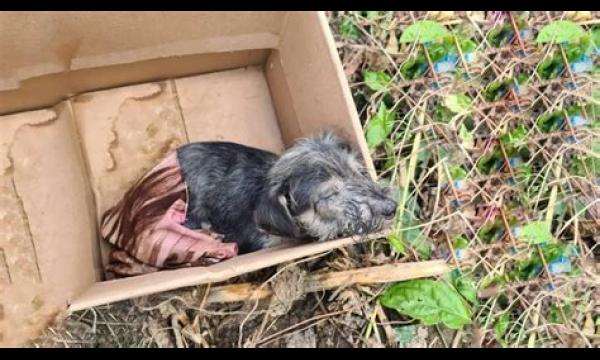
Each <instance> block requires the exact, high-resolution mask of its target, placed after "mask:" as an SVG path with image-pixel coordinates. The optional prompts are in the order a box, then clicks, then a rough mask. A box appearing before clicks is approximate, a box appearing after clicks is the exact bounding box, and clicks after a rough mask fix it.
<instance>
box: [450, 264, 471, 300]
mask: <svg viewBox="0 0 600 360" xmlns="http://www.w3.org/2000/svg"><path fill="white" fill-rule="evenodd" d="M450 281H451V282H452V286H454V288H455V289H456V291H458V293H459V294H460V295H462V297H464V298H465V299H466V300H467V301H468V302H470V303H471V304H477V287H476V286H475V281H474V280H473V278H472V277H471V276H470V275H466V274H463V273H461V271H460V270H459V269H454V270H452V271H451V272H450Z"/></svg>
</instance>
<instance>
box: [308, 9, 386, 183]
mask: <svg viewBox="0 0 600 360" xmlns="http://www.w3.org/2000/svg"><path fill="white" fill-rule="evenodd" d="M317 15H318V17H319V24H320V25H321V29H322V30H323V33H324V34H325V38H326V41H327V48H328V50H329V57H330V58H331V60H332V61H333V63H334V66H335V69H336V74H337V78H338V81H339V83H340V84H344V85H345V86H342V95H343V96H344V100H345V101H346V106H347V107H348V109H352V111H350V114H351V118H350V121H351V123H352V126H353V127H354V131H355V132H356V133H357V134H363V128H362V125H361V123H360V119H359V117H358V112H357V111H356V104H354V100H353V99H352V93H351V92H350V87H349V86H347V85H346V84H348V79H347V78H346V74H345V73H344V67H343V65H342V61H341V59H340V56H339V55H338V52H337V49H336V47H335V41H334V39H333V34H332V33H331V29H330V28H329V22H328V21H327V15H326V14H325V12H324V11H318V12H317ZM358 145H359V147H360V149H359V150H360V152H361V155H362V156H363V158H364V160H365V165H366V166H367V170H368V171H369V175H371V177H372V178H373V179H377V172H376V171H375V166H374V165H373V159H372V158H371V153H370V151H369V148H368V146H367V142H366V141H359V142H358Z"/></svg>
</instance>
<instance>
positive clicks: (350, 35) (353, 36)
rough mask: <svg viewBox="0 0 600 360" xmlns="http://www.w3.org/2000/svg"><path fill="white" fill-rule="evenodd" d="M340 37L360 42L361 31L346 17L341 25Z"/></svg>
mask: <svg viewBox="0 0 600 360" xmlns="http://www.w3.org/2000/svg"><path fill="white" fill-rule="evenodd" d="M340 35H342V37H343V38H345V39H350V40H358V39H359V38H360V30H359V29H358V28H357V27H356V25H354V22H352V19H351V18H349V17H346V18H344V20H342V23H341V24H340Z"/></svg>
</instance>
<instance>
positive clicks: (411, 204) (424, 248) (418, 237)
mask: <svg viewBox="0 0 600 360" xmlns="http://www.w3.org/2000/svg"><path fill="white" fill-rule="evenodd" d="M419 213H420V206H419V204H418V203H417V199H416V197H415V196H414V195H409V196H408V198H407V201H406V205H405V209H404V211H403V212H402V218H401V219H398V220H397V221H398V223H397V225H396V229H397V230H396V232H395V233H393V234H392V235H390V236H389V237H388V240H389V241H390V243H391V245H392V246H393V247H394V249H395V250H396V251H397V252H399V253H401V254H403V253H404V243H403V242H402V241H400V239H404V241H406V242H407V243H408V245H410V246H412V247H413V248H414V249H415V250H416V251H417V252H418V253H419V256H421V257H422V258H424V259H429V258H430V257H431V245H430V244H429V242H428V241H427V237H425V235H423V233H422V232H421V230H420V229H419V228H413V227H416V226H418V225H419V224H420V219H419V217H418V214H419ZM405 228H412V229H407V230H403V229H405ZM400 233H401V234H400ZM399 235H400V236H399Z"/></svg>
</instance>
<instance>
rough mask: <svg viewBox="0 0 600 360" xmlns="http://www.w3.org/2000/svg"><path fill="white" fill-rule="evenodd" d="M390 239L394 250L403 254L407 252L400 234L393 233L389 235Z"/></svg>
mask: <svg viewBox="0 0 600 360" xmlns="http://www.w3.org/2000/svg"><path fill="white" fill-rule="evenodd" d="M388 241H389V242H390V244H391V245H392V248H393V249H394V251H396V252H397V253H399V254H402V255H404V254H405V253H406V249H405V247H404V244H403V243H402V241H400V239H398V236H397V235H396V234H391V235H390V236H388Z"/></svg>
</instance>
